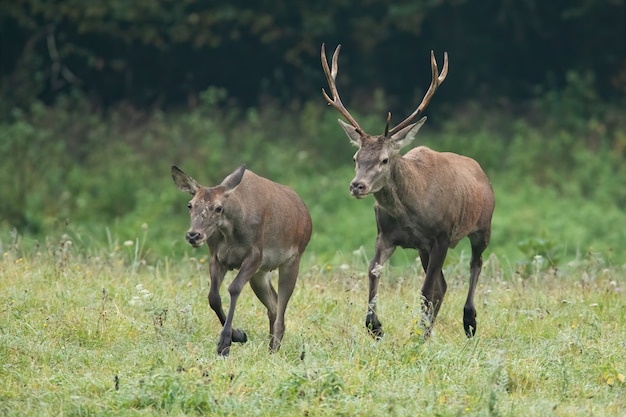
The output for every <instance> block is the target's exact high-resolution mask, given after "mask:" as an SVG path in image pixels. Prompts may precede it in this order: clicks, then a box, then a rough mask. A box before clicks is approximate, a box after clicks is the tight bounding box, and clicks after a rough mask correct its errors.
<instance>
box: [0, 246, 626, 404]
mask: <svg viewBox="0 0 626 417" xmlns="http://www.w3.org/2000/svg"><path fill="white" fill-rule="evenodd" d="M77 246H78V245H77V244H75V243H74V242H72V241H71V240H70V238H68V237H67V236H63V237H62V238H61V239H60V240H58V241H51V240H49V241H48V242H47V243H46V244H44V245H42V246H41V247H40V248H38V249H37V250H34V251H28V252H24V251H22V249H21V248H20V244H19V241H18V242H16V243H13V244H4V245H3V246H1V247H0V249H1V252H0V256H1V257H2V259H1V260H0V270H1V271H2V277H1V279H0V284H1V288H0V363H2V365H1V366H0V381H1V384H0V414H2V415H5V416H18V415H19V416H22V415H51V416H79V415H116V416H125V415H241V416H318V415H328V416H337V415H344V416H370V415H372V416H374V415H378V416H380V415H391V416H415V415H437V416H452V415H455V416H456V415H485V416H547V415H551V416H623V415H626V383H625V381H624V374H626V359H625V358H626V327H625V326H624V324H625V323H626V303H624V293H623V289H624V287H623V286H624V279H623V277H624V274H625V272H626V270H625V269H624V267H623V266H612V265H608V264H606V262H605V261H604V260H603V259H602V258H601V257H600V256H598V255H597V254H588V255H586V256H583V257H581V258H580V259H577V260H576V261H574V262H571V263H570V264H569V265H567V267H565V268H563V269H562V270H558V271H554V270H543V268H540V265H537V269H536V271H537V272H536V273H533V274H531V275H530V276H527V277H525V278H522V277H521V276H520V275H518V274H516V273H515V271H514V268H513V267H512V266H510V265H509V264H508V262H506V260H502V259H497V258H496V256H495V255H492V256H491V257H489V258H488V259H487V260H486V262H485V266H484V269H483V275H482V279H481V281H480V285H479V288H478V290H477V300H478V304H477V308H478V335H477V337H475V338H473V339H471V340H468V339H466V338H465V335H464V332H463V329H462V305H463V301H464V297H465V295H466V291H467V275H468V262H469V260H468V259H465V257H464V256H461V259H460V260H459V262H458V263H455V264H448V265H447V266H446V276H447V280H448V283H449V287H448V288H449V290H448V294H447V296H446V300H445V302H444V304H443V307H442V309H441V312H440V316H439V318H438V321H437V323H436V326H435V330H434V334H433V337H432V338H430V339H429V340H427V341H423V340H422V339H421V338H420V337H418V336H417V335H416V334H415V333H413V330H417V327H416V325H417V322H418V319H419V316H418V315H417V313H418V311H419V291H418V290H419V288H420V286H421V281H422V279H423V276H422V273H421V267H420V266H419V265H414V266H410V267H393V268H392V267H387V268H386V270H385V272H384V277H383V279H382V283H381V293H380V302H379V308H380V310H379V311H380V317H381V320H382V322H383V326H384V328H385V331H386V334H385V337H384V339H383V340H382V341H380V342H376V341H374V340H372V339H371V338H370V337H369V336H368V335H367V333H366V331H365V329H364V320H365V307H366V290H367V279H366V277H365V271H366V263H365V262H366V260H365V259H364V257H363V256H361V254H358V253H357V254H355V255H354V258H353V259H351V260H349V261H348V262H346V263H345V264H338V265H333V264H326V265H317V264H315V261H314V258H313V257H311V256H309V258H307V259H306V260H305V261H304V262H303V265H302V273H301V275H300V280H299V282H298V286H297V287H296V291H295V293H294V296H293V298H292V300H291V303H290V306H289V308H288V310H287V321H286V324H287V330H286V333H285V339H284V341H283V346H282V348H281V350H280V351H279V352H278V353H277V354H274V355H270V354H269V353H268V337H267V331H268V324H267V318H266V313H265V311H264V309H263V308H262V306H261V304H260V302H259V301H258V300H256V298H254V295H253V293H252V291H251V290H250V289H249V288H246V289H245V290H244V292H243V294H242V296H241V298H240V301H239V305H238V310H237V314H236V315H235V324H236V327H239V328H243V329H244V330H245V331H246V332H247V334H248V338H249V341H248V343H246V344H243V345H241V344H235V345H234V346H233V348H232V349H231V354H230V356H229V357H228V358H227V359H221V358H219V357H217V356H216V354H215V349H216V342H217V336H218V333H219V322H218V320H217V318H216V317H215V315H214V313H213V312H212V311H211V310H210V308H209V306H208V303H207V301H206V295H207V292H208V272H207V269H208V253H207V251H206V250H198V251H194V252H193V254H195V255H196V257H195V258H191V257H184V258H181V259H162V260H160V261H158V262H157V263H155V264H146V262H144V261H143V260H142V259H141V256H140V251H139V250H138V247H137V242H132V241H129V242H125V243H122V244H120V245H113V246H111V247H110V248H108V249H107V250H104V249H103V250H98V251H95V252H93V251H89V250H87V249H85V248H80V247H77ZM536 261H537V263H538V264H539V263H540V262H541V261H542V260H541V259H539V258H538V259H537V260H536ZM227 280H228V277H227ZM222 294H223V296H224V297H225V298H226V301H227V297H228V294H227V292H226V290H225V288H223V291H222Z"/></svg>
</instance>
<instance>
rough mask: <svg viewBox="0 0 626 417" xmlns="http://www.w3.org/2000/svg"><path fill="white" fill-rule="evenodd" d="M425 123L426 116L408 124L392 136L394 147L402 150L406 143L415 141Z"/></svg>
mask: <svg viewBox="0 0 626 417" xmlns="http://www.w3.org/2000/svg"><path fill="white" fill-rule="evenodd" d="M424 123H426V116H424V117H422V118H421V119H419V120H418V121H417V122H415V123H413V124H410V125H408V126H407V127H405V128H404V129H402V130H400V131H399V132H398V133H396V134H395V135H393V136H392V137H391V143H392V144H393V147H394V148H396V149H397V150H400V149H402V148H404V147H405V146H406V145H408V144H410V143H411V142H413V139H415V135H417V132H418V131H419V130H420V128H421V127H422V126H423V125H424Z"/></svg>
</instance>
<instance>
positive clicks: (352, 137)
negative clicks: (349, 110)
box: [337, 119, 361, 146]
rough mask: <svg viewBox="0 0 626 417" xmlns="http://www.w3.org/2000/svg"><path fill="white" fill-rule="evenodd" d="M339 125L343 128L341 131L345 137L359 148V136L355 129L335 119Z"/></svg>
mask: <svg viewBox="0 0 626 417" xmlns="http://www.w3.org/2000/svg"><path fill="white" fill-rule="evenodd" d="M337 121H338V122H339V125H340V126H341V127H342V128H343V131H344V132H346V135H348V137H349V138H350V141H352V144H353V145H356V146H361V135H360V134H359V132H357V131H356V128H355V127H354V126H352V125H349V124H347V123H346V122H344V121H343V120H341V119H337Z"/></svg>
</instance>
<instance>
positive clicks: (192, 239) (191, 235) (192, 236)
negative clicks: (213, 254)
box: [186, 232, 200, 245]
mask: <svg viewBox="0 0 626 417" xmlns="http://www.w3.org/2000/svg"><path fill="white" fill-rule="evenodd" d="M186 238H187V242H189V243H191V244H192V245H193V244H194V243H196V242H197V241H198V239H200V233H198V232H187V236H186Z"/></svg>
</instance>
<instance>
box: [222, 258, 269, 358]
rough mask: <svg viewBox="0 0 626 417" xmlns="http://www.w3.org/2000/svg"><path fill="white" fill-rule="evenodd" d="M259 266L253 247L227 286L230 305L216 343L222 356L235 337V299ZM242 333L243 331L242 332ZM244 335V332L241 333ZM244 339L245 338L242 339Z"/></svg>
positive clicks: (259, 262) (227, 352)
mask: <svg viewBox="0 0 626 417" xmlns="http://www.w3.org/2000/svg"><path fill="white" fill-rule="evenodd" d="M260 266H261V253H260V252H259V250H258V249H257V250H255V249H253V250H252V251H251V253H250V255H249V256H248V257H247V258H246V259H245V260H244V261H243V263H242V265H241V268H239V273H237V276H236V277H235V279H234V280H233V282H232V283H231V284H230V286H229V287H228V292H229V293H230V306H229V307H228V316H226V321H225V322H224V327H223V328H222V333H221V334H220V340H219V342H218V343H217V353H218V354H219V355H222V356H228V354H229V353H230V345H231V343H232V342H233V341H237V340H236V339H235V336H236V332H235V331H233V318H234V316H235V306H236V305H237V299H238V298H239V295H240V294H241V290H242V289H243V287H244V285H246V283H247V282H248V281H250V278H252V276H253V275H254V274H255V273H256V272H257V270H258V269H259V267H260ZM242 333H243V332H242ZM243 335H244V337H245V333H243ZM244 341H245V340H244Z"/></svg>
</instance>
